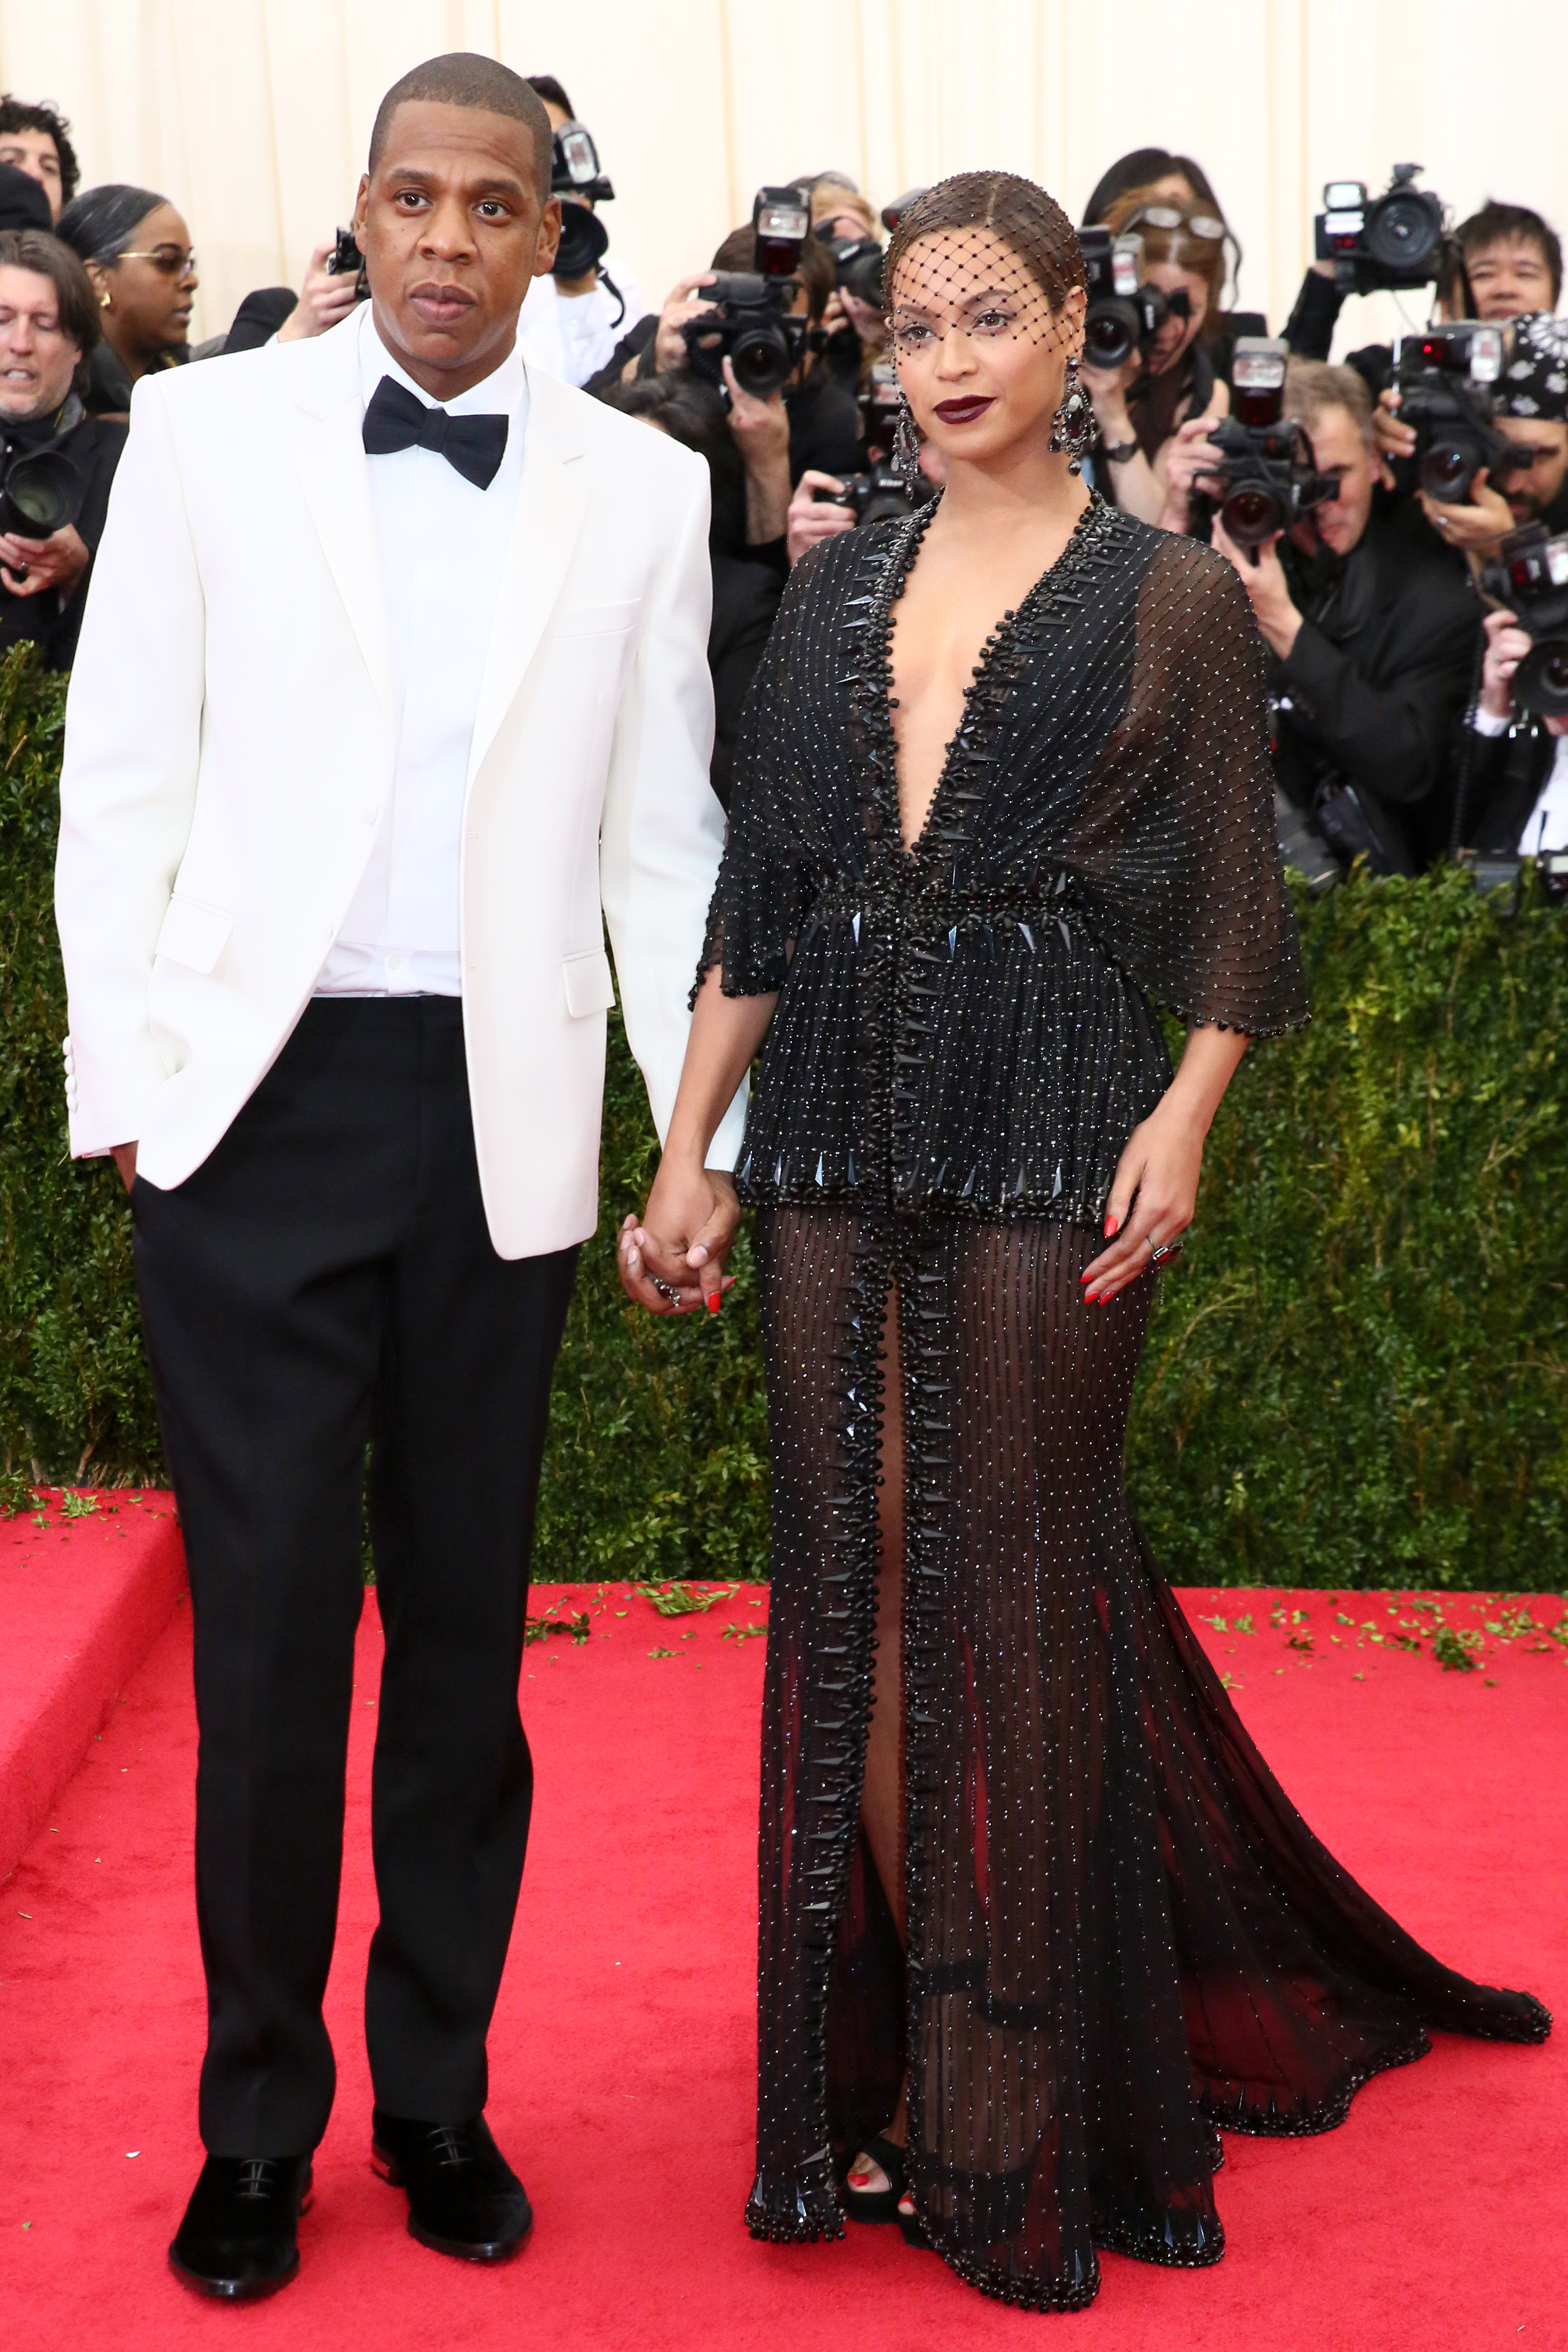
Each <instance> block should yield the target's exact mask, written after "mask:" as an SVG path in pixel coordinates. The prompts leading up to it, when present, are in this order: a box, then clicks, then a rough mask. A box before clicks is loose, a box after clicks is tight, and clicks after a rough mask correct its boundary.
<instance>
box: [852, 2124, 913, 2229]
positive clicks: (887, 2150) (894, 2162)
mask: <svg viewBox="0 0 1568 2352" xmlns="http://www.w3.org/2000/svg"><path fill="white" fill-rule="evenodd" d="M860 2156H868V2157H869V2158H870V2159H871V2161H872V2163H873V2164H876V2165H880V2167H881V2168H882V2170H883V2171H884V2172H885V2173H886V2174H887V2176H888V2186H887V2188H886V2189H857V2188H856V2187H855V2186H854V2184H853V2183H852V2182H851V2181H850V2180H849V2179H848V2178H847V2177H846V2179H845V2182H844V2210H845V2212H846V2213H847V2215H848V2217H849V2219H850V2221H898V2219H899V2200H900V2197H901V2196H902V2195H903V2193H904V2151H903V2149H902V2148H901V2147H900V2146H899V2145H898V2143H897V2141H896V2140H890V2139H889V2137H888V2136H887V2134H886V2133H885V2132H879V2133H878V2134H877V2136H876V2137H875V2139H868V2141H867V2142H866V2145H865V2147H863V2148H862V2149H861V2150H860ZM859 2160H860V2158H859V2157H857V2158H856V2159H855V2162H856V2163H857V2164H858V2162H859ZM850 2170H851V2171H853V2170H854V2166H853V2165H852V2166H851V2167H850Z"/></svg>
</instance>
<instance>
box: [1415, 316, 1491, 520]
mask: <svg viewBox="0 0 1568 2352" xmlns="http://www.w3.org/2000/svg"><path fill="white" fill-rule="evenodd" d="M1502 360H1503V338H1502V329H1501V328H1500V327H1484V326H1479V325H1478V324H1477V323H1476V321H1475V320H1473V319H1456V320H1453V321H1452V322H1451V323H1450V324H1448V325H1447V326H1436V327H1425V328H1423V329H1422V331H1421V332H1420V333H1419V334H1415V335H1402V336H1401V337H1400V339H1399V343H1398V346H1397V349H1396V352H1395V361H1394V378H1395V381H1396V383H1398V385H1399V418H1400V422H1401V424H1403V425H1414V427H1415V461H1414V462H1415V478H1416V480H1417V481H1418V482H1419V484H1420V486H1421V488H1423V489H1424V490H1425V491H1426V495H1427V497H1428V498H1431V499H1438V500H1440V501H1441V502H1442V504H1444V505H1445V506H1455V505H1461V504H1465V503H1468V500H1469V499H1470V495H1471V489H1472V486H1473V484H1474V482H1475V478H1476V476H1477V474H1478V473H1479V471H1480V469H1481V467H1483V466H1485V467H1488V468H1491V467H1495V466H1497V464H1498V462H1499V460H1500V458H1504V457H1506V456H1507V449H1508V445H1507V443H1506V442H1505V441H1504V440H1503V438H1502V436H1501V435H1500V434H1498V433H1494V432H1493V431H1492V400H1491V394H1490V392H1489V390H1488V386H1489V385H1490V384H1494V383H1496V382H1497V380H1498V378H1499V377H1500V375H1501V373H1502Z"/></svg>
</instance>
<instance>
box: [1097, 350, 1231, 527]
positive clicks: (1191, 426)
mask: <svg viewBox="0 0 1568 2352" xmlns="http://www.w3.org/2000/svg"><path fill="white" fill-rule="evenodd" d="M1085 373H1087V370H1086V371H1085ZM1214 423H1215V420H1214V418H1213V417H1212V416H1189V417H1188V419H1187V421H1186V423H1185V424H1184V425H1177V427H1176V431H1175V436H1174V437H1173V439H1172V440H1170V441H1168V442H1167V443H1166V445H1165V503H1164V506H1163V508H1162V509H1161V511H1160V523H1159V527H1160V529H1161V530H1173V531H1188V530H1191V529H1192V506H1193V493H1194V491H1203V492H1205V494H1206V495H1207V496H1209V497H1211V498H1219V497H1223V496H1224V493H1225V484H1224V482H1223V481H1222V480H1221V479H1220V478H1219V477H1218V476H1217V475H1215V473H1213V472H1212V471H1211V470H1210V468H1211V467H1212V465H1213V463H1214V454H1215V447H1214V442H1213V440H1212V438H1211V437H1210V436H1211V435H1212V433H1213V431H1214Z"/></svg>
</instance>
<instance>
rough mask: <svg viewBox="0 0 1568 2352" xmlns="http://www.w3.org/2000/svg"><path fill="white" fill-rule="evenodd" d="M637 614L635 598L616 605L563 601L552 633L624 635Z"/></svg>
mask: <svg viewBox="0 0 1568 2352" xmlns="http://www.w3.org/2000/svg"><path fill="white" fill-rule="evenodd" d="M636 619H637V598H636V597H635V596H633V597H631V598H629V599H627V601H626V603H624V604H563V606H562V607H561V609H560V611H559V612H558V613H557V614H556V615H555V625H554V629H553V632H552V634H553V635H554V637H555V639H556V641H557V643H559V642H560V640H561V639H562V638H563V637H620V636H624V635H626V631H627V630H628V629H629V628H630V627H631V625H632V623H633V622H634V621H635V620H636Z"/></svg>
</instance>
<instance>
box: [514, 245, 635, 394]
mask: <svg viewBox="0 0 1568 2352" xmlns="http://www.w3.org/2000/svg"><path fill="white" fill-rule="evenodd" d="M599 267H600V268H601V270H606V269H607V270H608V271H609V274H610V276H611V277H612V278H614V279H615V282H616V289H617V291H618V293H619V295H620V297H621V298H622V299H624V301H625V304H626V308H625V310H622V308H621V301H620V300H617V299H616V295H615V294H612V293H611V291H610V289H609V288H608V287H607V286H606V285H605V282H604V280H603V278H601V279H600V281H599V283H598V284H597V285H596V286H592V287H590V288H589V289H588V291H587V293H586V294H563V293H562V291H561V289H560V288H559V286H558V285H557V284H556V282H555V280H554V278H535V279H534V281H533V283H532V285H531V287H530V288H529V289H528V299H527V300H526V301H525V302H524V303H523V306H522V315H521V318H520V319H519V320H518V340H519V341H520V342H521V344H522V347H523V350H524V351H525V352H526V353H527V355H528V358H529V360H530V361H531V362H533V363H534V364H536V365H538V366H540V367H542V368H545V369H547V370H548V371H549V373H551V374H552V375H558V376H559V377H560V378H561V380H562V382H563V383H571V384H578V385H582V384H584V383H587V381H588V378H589V377H590V376H591V375H597V373H599V370H600V369H601V368H602V367H607V366H608V364H609V362H610V359H611V357H612V355H613V353H614V352H615V348H616V344H617V343H618V342H619V341H620V339H621V337H622V336H623V335H626V334H629V333H630V332H631V330H632V329H633V328H634V327H635V326H636V325H637V320H639V319H640V318H641V317H642V315H643V310H642V296H641V294H640V292H639V291H638V289H637V279H636V278H634V277H633V276H632V274H631V271H630V270H629V269H624V268H622V267H621V265H620V264H619V263H618V262H617V261H616V259H615V257H614V256H613V255H612V254H608V253H606V254H605V257H604V260H603V261H602V262H601V263H600V265H599Z"/></svg>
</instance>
